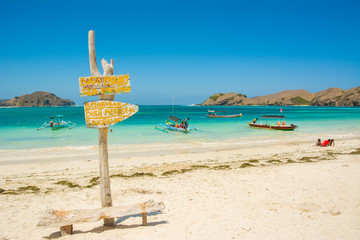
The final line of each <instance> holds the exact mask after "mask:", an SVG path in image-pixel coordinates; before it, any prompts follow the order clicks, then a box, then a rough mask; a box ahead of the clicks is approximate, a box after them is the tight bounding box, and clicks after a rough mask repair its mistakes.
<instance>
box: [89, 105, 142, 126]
mask: <svg viewBox="0 0 360 240" xmlns="http://www.w3.org/2000/svg"><path fill="white" fill-rule="evenodd" d="M84 110H85V121H86V127H90V128H104V127H109V126H111V125H114V124H116V123H118V122H121V121H123V120H125V119H127V118H129V117H131V116H132V115H134V114H135V113H136V112H137V111H139V107H138V106H137V105H134V104H129V103H122V102H115V101H105V100H103V101H94V102H86V103H85V104H84Z"/></svg>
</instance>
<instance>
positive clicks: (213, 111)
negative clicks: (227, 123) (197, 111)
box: [208, 110, 226, 113]
mask: <svg viewBox="0 0 360 240" xmlns="http://www.w3.org/2000/svg"><path fill="white" fill-rule="evenodd" d="M208 112H211V113H216V112H226V111H215V110H208Z"/></svg>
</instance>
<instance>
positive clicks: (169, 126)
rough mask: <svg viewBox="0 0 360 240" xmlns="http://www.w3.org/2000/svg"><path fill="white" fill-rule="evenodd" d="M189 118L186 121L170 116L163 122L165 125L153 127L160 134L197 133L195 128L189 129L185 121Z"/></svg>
mask: <svg viewBox="0 0 360 240" xmlns="http://www.w3.org/2000/svg"><path fill="white" fill-rule="evenodd" d="M189 119H190V118H187V119H184V120H183V119H180V118H177V117H174V116H170V117H168V119H167V120H166V121H165V124H163V123H160V124H158V125H156V126H155V129H157V130H160V131H162V132H166V133H167V132H168V131H167V130H171V131H178V132H183V133H187V132H189V131H197V129H196V128H189V126H188V123H187V121H188V120H189Z"/></svg>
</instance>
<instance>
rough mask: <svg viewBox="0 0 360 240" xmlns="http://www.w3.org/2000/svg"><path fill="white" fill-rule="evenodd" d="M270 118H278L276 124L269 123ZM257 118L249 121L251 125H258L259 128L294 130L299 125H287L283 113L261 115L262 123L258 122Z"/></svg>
mask: <svg viewBox="0 0 360 240" xmlns="http://www.w3.org/2000/svg"><path fill="white" fill-rule="evenodd" d="M263 119H265V121H266V122H265V124H264V123H262V121H263ZM268 119H278V121H277V124H276V125H269V124H268V123H267V120H268ZM280 119H282V120H283V122H282V124H280ZM256 121H257V118H256V119H254V120H253V122H252V123H251V122H248V124H249V126H250V127H257V128H267V129H274V130H284V131H292V130H294V129H295V128H297V127H298V126H297V125H294V124H290V125H285V117H284V116H282V115H264V116H261V117H260V123H256Z"/></svg>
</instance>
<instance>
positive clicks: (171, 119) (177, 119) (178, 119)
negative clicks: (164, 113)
mask: <svg viewBox="0 0 360 240" xmlns="http://www.w3.org/2000/svg"><path fill="white" fill-rule="evenodd" d="M168 119H169V120H170V121H173V122H179V121H182V120H181V119H180V118H177V117H174V116H170V117H168Z"/></svg>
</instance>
